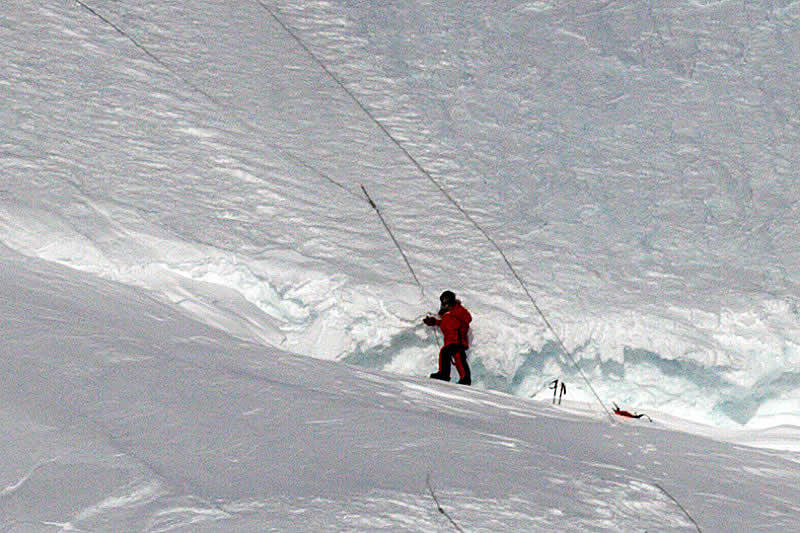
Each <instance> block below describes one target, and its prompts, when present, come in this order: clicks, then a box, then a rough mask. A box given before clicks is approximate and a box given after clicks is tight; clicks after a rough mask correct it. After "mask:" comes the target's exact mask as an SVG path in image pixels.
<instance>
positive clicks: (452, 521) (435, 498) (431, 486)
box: [425, 474, 464, 533]
mask: <svg viewBox="0 0 800 533" xmlns="http://www.w3.org/2000/svg"><path fill="white" fill-rule="evenodd" d="M425 483H427V485H428V492H430V493H431V497H432V498H433V501H434V502H436V510H437V511H439V512H440V513H442V514H443V515H444V516H445V518H447V519H448V520H449V521H450V523H451V524H453V527H454V528H455V529H456V531H459V532H460V533H464V530H463V529H461V526H459V525H458V524H457V523H456V521H455V520H453V517H452V516H450V515H449V514H448V513H447V511H445V510H444V508H443V507H442V504H441V503H439V498H437V497H436V493H435V492H434V491H433V485H431V475H430V474H428V476H427V477H426V478H425Z"/></svg>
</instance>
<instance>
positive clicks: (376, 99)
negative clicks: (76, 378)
mask: <svg viewBox="0 0 800 533" xmlns="http://www.w3.org/2000/svg"><path fill="white" fill-rule="evenodd" d="M265 6H266V7H268V8H270V10H272V11H273V13H275V14H276V15H277V16H278V17H279V20H281V21H282V22H283V23H284V24H285V25H286V26H287V27H288V28H291V30H292V31H293V32H295V34H296V35H297V36H298V38H300V39H301V41H302V42H303V44H304V45H305V46H306V47H307V48H308V50H310V51H311V52H312V53H313V54H314V56H315V57H316V58H317V59H318V60H320V61H322V62H323V64H325V65H326V68H328V69H329V71H330V73H331V74H333V75H334V76H336V77H337V78H338V79H339V80H340V81H341V82H342V83H343V84H344V85H345V86H346V87H347V88H348V90H349V91H350V92H351V93H352V95H353V96H355V97H356V98H357V99H358V100H359V102H358V103H356V102H354V101H353V100H352V98H351V97H350V96H349V95H348V94H347V93H346V92H345V91H343V90H342V88H341V87H340V86H339V85H338V84H337V83H336V81H335V80H333V79H332V77H331V76H329V75H328V73H326V72H325V71H324V70H323V69H322V68H321V67H320V65H319V64H318V63H317V62H316V61H315V59H313V58H312V57H311V56H310V55H309V53H308V51H307V50H304V49H303V48H302V47H301V46H300V45H298V43H297V42H295V41H294V40H293V38H292V37H291V36H290V35H289V34H288V33H287V32H286V31H285V29H284V28H283V27H281V25H280V24H279V23H278V22H277V21H276V20H275V19H274V18H273V17H272V16H271V14H270V11H269V10H268V9H266V8H265ZM797 6H798V4H797V3H796V2H795V3H787V2H766V3H761V4H759V5H751V4H749V3H743V2H736V1H729V2H689V1H682V0H674V1H668V2H649V3H643V2H633V1H626V2H613V3H608V2H601V1H596V2H595V1H590V2H586V1H580V2H578V1H548V2H521V1H520V2H517V1H508V2H490V3H487V2H469V1H463V2H448V3H436V2H434V3H411V2H389V3H385V2H375V3H369V2H367V3H365V2H360V1H358V2H356V1H353V2H350V1H342V2H311V3H309V2H282V3H280V5H273V4H272V3H269V2H263V3H261V2H258V1H252V2H249V1H248V2H235V3H220V2H211V1H200V2H192V3H191V4H186V3H185V2H178V1H174V0H170V1H162V2H139V3H130V2H110V1H106V0H93V1H88V0H87V1H86V2H84V3H83V5H82V4H81V3H70V2H62V3H58V2H55V3H54V2H44V1H37V2H23V3H20V2H17V3H14V4H13V6H10V7H8V9H6V10H5V11H4V13H3V14H2V15H0V17H2V18H0V43H5V45H6V46H5V51H4V53H3V54H2V56H0V71H2V72H3V76H2V78H1V79H0V101H2V106H0V132H2V133H0V168H2V178H0V241H1V242H2V243H4V244H5V245H6V246H8V247H10V248H12V249H14V250H17V251H19V252H22V253H24V254H27V255H30V256H35V257H39V258H44V259H47V260H50V261H56V262H59V263H63V264H66V265H69V266H71V267H73V268H77V269H80V270H84V271H87V272H90V273H93V274H97V275H99V276H101V277H104V278H110V279H113V280H116V281H120V282H123V283H125V284H129V285H133V286H137V287H143V288H146V289H149V290H152V291H153V292H154V294H157V295H159V297H160V298H163V299H164V300H166V301H170V302H172V304H173V305H175V306H177V307H179V308H180V309H182V310H183V311H184V312H187V313H189V314H191V315H192V316H194V317H195V318H198V319H201V320H202V321H203V322H204V323H205V324H207V325H210V326H213V327H216V328H219V329H222V330H224V331H226V332H228V333H230V334H232V335H234V336H236V337H238V338H242V339H246V340H250V341H255V342H258V343H261V344H262V345H265V346H270V347H277V348H280V349H282V350H287V351H290V352H293V353H298V354H303V355H312V356H315V357H318V358H324V359H336V360H344V361H348V362H351V363H355V364H361V365H365V366H367V367H370V368H375V369H381V370H388V371H392V372H397V373H400V374H404V375H406V376H423V375H426V374H427V373H428V372H430V371H431V368H432V365H433V360H434V357H435V353H436V349H437V347H436V342H437V340H436V338H434V337H433V335H432V333H431V332H430V331H426V330H425V328H423V327H421V326H420V324H419V319H420V317H421V316H423V314H424V313H425V312H426V311H429V310H433V307H434V305H435V303H436V296H437V294H438V293H439V291H441V290H443V289H452V290H455V291H456V292H457V293H458V294H459V296H460V297H461V298H462V299H463V300H464V302H465V304H466V305H467V306H468V307H469V309H470V310H471V311H472V312H473V314H474V315H475V319H476V320H475V323H474V340H473V345H472V349H471V352H470V358H471V361H472V365H473V367H474V369H475V375H474V381H475V383H476V385H477V386H478V387H485V388H491V389H495V390H499V391H505V392H512V393H514V394H516V395H519V396H522V397H530V396H532V395H533V396H535V397H536V398H542V399H546V395H545V394H543V393H542V390H543V387H546V385H547V383H549V382H550V381H551V380H552V379H554V378H556V377H559V378H561V379H563V380H565V381H566V382H567V383H568V385H569V395H570V398H571V399H578V400H583V401H587V402H588V401H592V399H593V397H592V395H591V394H589V392H588V390H587V387H586V384H585V383H584V382H583V380H582V379H581V378H580V377H579V375H578V373H577V371H576V369H575V367H574V365H573V364H572V362H571V361H570V360H569V358H568V357H566V356H565V355H564V354H563V353H559V350H558V349H557V348H558V347H557V346H556V345H555V344H553V341H554V339H553V335H552V334H551V332H549V331H548V330H547V329H546V328H545V326H544V324H543V322H542V320H541V318H540V317H539V316H538V315H537V313H536V312H535V310H534V309H533V307H532V306H531V304H530V302H529V301H527V298H526V296H525V294H524V292H523V291H522V289H521V287H520V286H519V284H518V283H517V281H516V280H515V279H514V278H513V277H512V275H511V273H510V272H509V269H508V268H507V267H506V265H505V264H504V262H503V260H502V258H501V257H500V256H499V254H498V253H497V251H496V250H495V249H494V248H493V247H492V246H491V245H490V244H489V243H488V242H487V240H486V238H485V237H484V235H483V234H482V233H481V232H480V231H479V230H478V229H477V228H476V227H475V226H474V225H473V224H472V223H471V222H470V221H469V220H467V219H466V218H465V217H464V216H463V214H462V213H461V212H460V211H459V209H458V207H460V208H462V209H464V210H465V211H466V212H467V213H468V214H469V215H470V217H472V218H473V219H474V221H476V222H477V223H478V224H479V225H480V227H481V228H482V229H483V230H485V231H486V232H487V233H488V234H490V235H491V236H492V237H493V238H494V239H495V240H496V241H497V243H498V244H499V246H500V247H501V248H502V249H503V250H504V252H505V253H506V254H507V255H508V258H509V259H510V261H511V263H512V264H513V265H514V267H515V268H516V269H518V271H519V272H520V274H521V277H522V279H523V280H524V281H525V282H526V283H527V285H528V286H529V288H530V289H531V292H532V293H533V294H534V296H535V297H536V299H537V302H538V303H539V304H540V306H541V307H542V309H544V310H545V311H546V313H547V314H548V318H549V319H550V321H551V322H552V324H554V326H555V327H556V329H557V331H558V334H559V336H560V337H562V338H563V339H564V340H565V342H566V344H567V347H568V349H569V350H571V351H573V352H574V359H575V360H576V361H578V363H579V364H580V366H581V368H582V370H583V371H584V372H585V373H586V374H587V376H588V377H589V379H590V380H591V381H592V383H593V385H594V386H595V388H596V389H597V391H598V393H599V395H600V396H601V397H602V398H603V399H604V400H605V401H607V402H608V403H609V404H610V403H611V402H612V401H616V402H618V403H626V404H629V405H632V406H635V407H638V408H641V409H650V408H653V407H656V406H658V407H659V408H661V409H665V410H667V411H669V412H672V413H674V414H679V415H681V416H684V417H688V418H692V419H694V420H696V421H701V422H705V423H712V424H716V425H742V424H744V425H748V427H753V428H756V427H764V426H772V425H779V424H786V423H791V424H797V419H796V417H797V413H798V408H800V380H799V379H798V364H800V337H799V336H798V320H800V312H799V311H798V305H800V300H798V296H797V294H798V281H800V276H799V273H798V270H797V258H798V257H800V249H799V248H798V246H800V245H799V244H798V243H800V234H798V229H797V224H796V221H797V219H798V215H800V212H799V211H798V206H800V188H799V187H798V185H797V184H798V181H797V176H796V166H797V164H796V163H797V161H798V153H797V146H799V145H800V144H798V140H800V139H799V138H798V137H800V136H799V135H798V124H800V121H799V120H798V115H797V109H800V101H799V100H800V96H799V95H798V93H797V87H798V86H800V84H799V83H798V82H800V79H798V76H800V75H799V74H798V72H800V65H798V63H799V62H800V60H798V58H799V57H800V33H798V31H799V30H798V28H800V24H798V23H799V22H800V11H798V7H797ZM87 8H88V9H87ZM98 15H99V16H98ZM358 104H361V105H363V106H364V107H365V108H366V109H367V110H369V111H370V113H371V114H372V115H373V117H372V118H374V119H376V120H377V121H379V123H380V124H381V125H382V126H383V127H384V128H386V130H387V131H388V132H390V133H391V134H392V135H393V137H395V139H396V140H398V141H399V142H400V143H401V145H402V146H403V147H404V148H405V149H406V150H407V151H408V153H409V154H411V155H412V156H413V157H414V158H415V159H416V160H417V161H418V162H419V163H420V164H421V165H422V166H423V167H424V168H425V169H426V170H427V171H428V172H430V176H431V177H432V178H433V180H435V181H436V183H432V182H431V180H429V179H428V178H427V177H426V176H424V175H423V174H422V173H420V172H419V170H418V169H417V168H416V167H415V166H414V165H413V164H412V163H411V162H410V161H409V159H408V158H407V157H406V156H405V155H404V154H403V153H402V152H401V150H400V149H398V147H397V146H396V145H395V144H394V143H393V142H391V141H390V140H389V139H388V138H387V136H386V135H385V134H384V132H383V131H382V130H381V129H380V128H379V127H378V125H376V124H375V122H374V121H373V120H372V118H370V117H369V116H368V115H367V114H366V113H365V112H364V111H363V110H362V109H361V108H360V107H359V105H358ZM361 184H364V185H365V187H366V188H367V189H368V190H369V191H370V195H371V196H372V197H373V198H374V200H375V202H376V204H377V206H378V208H379V209H380V212H381V214H382V215H383V216H384V217H385V219H386V220H387V222H388V224H389V225H390V227H391V228H392V229H393V231H394V232H395V234H396V236H397V238H398V242H399V243H400V245H401V246H402V247H403V249H404V251H405V252H406V254H407V256H408V258H409V261H410V263H411V266H412V267H413V268H414V270H415V272H416V273H417V274H418V275H419V279H420V280H421V281H422V287H417V286H416V285H415V284H414V282H413V278H412V276H411V275H410V273H409V272H408V269H407V267H406V265H405V264H404V262H403V260H402V257H401V256H400V254H399V253H398V250H397V249H396V248H395V246H394V244H393V242H392V240H391V239H390V238H389V236H388V235H387V234H386V232H385V230H384V228H383V227H382V226H381V224H380V221H379V220H378V218H377V217H376V216H375V213H374V211H372V209H371V207H370V206H369V204H368V203H367V202H366V199H365V198H363V196H362V195H361V191H360V187H359V186H360V185H361ZM437 184H438V185H440V186H441V187H442V188H444V190H445V191H447V193H448V194H449V195H451V197H452V198H453V199H455V200H456V202H457V203H458V207H457V206H455V205H453V203H451V202H450V201H449V200H448V199H447V198H446V197H445V195H443V194H442V192H441V191H440V190H439V188H438V187H437ZM421 289H422V290H421ZM544 390H546V389H544Z"/></svg>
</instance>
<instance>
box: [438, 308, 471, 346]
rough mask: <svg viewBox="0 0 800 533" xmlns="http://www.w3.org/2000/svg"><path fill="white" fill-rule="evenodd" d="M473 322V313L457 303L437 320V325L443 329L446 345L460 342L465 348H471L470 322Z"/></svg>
mask: <svg viewBox="0 0 800 533" xmlns="http://www.w3.org/2000/svg"><path fill="white" fill-rule="evenodd" d="M470 322H472V315H470V314H469V311H467V308H466V307H464V306H463V305H461V302H458V303H456V304H455V305H454V306H453V307H451V308H450V309H449V310H448V311H447V312H446V313H445V314H444V315H442V318H441V319H439V320H437V321H436V325H438V326H439V329H441V330H442V335H444V346H447V345H448V344H460V345H461V346H463V347H464V348H469V340H468V339H467V335H468V334H469V323H470Z"/></svg>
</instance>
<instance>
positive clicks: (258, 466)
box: [0, 248, 800, 533]
mask: <svg viewBox="0 0 800 533" xmlns="http://www.w3.org/2000/svg"><path fill="white" fill-rule="evenodd" d="M2 252H3V253H2V254H0V266H2V269H0V312H2V314H3V317H4V320H3V321H2V322H0V334H2V338H3V339H4V341H3V343H2V344H1V345H0V372H2V374H3V380H0V402H1V403H0V427H1V428H2V432H3V435H4V438H3V439H1V440H0V457H2V460H1V461H0V531H4V532H26V533H27V532H39V531H41V532H47V531H152V532H155V531H274V530H278V531H320V530H325V531H353V530H356V531H453V530H455V528H454V526H453V525H452V524H451V523H450V522H449V521H448V519H447V517H446V516H445V515H443V514H441V513H440V512H438V511H437V503H436V500H438V501H439V503H440V504H441V506H442V508H443V509H444V511H445V512H446V513H447V514H448V515H449V516H450V517H451V518H452V519H453V520H454V521H455V522H456V523H457V524H458V525H459V527H461V528H463V530H464V531H552V530H553V529H554V528H556V529H558V530H565V531H566V530H568V531H587V532H588V531H592V532H599V531H609V532H616V531H665V532H666V531H676V532H677V531H695V530H696V526H695V524H694V523H693V522H692V521H695V522H696V524H697V527H699V528H702V530H703V531H794V530H797V528H798V527H800V503H798V502H800V462H798V460H797V455H796V454H791V453H789V452H774V451H759V450H756V449H754V448H749V447H744V446H740V445H736V444H732V443H724V442H720V441H714V440H709V439H706V438H703V437H699V436H694V435H691V434H689V433H684V432H680V431H676V430H674V429H673V430H670V429H666V428H664V427H663V426H662V425H661V424H658V423H654V424H651V423H648V422H639V421H631V422H625V421H624V420H623V419H620V421H619V422H618V423H617V424H616V425H612V424H610V423H609V421H608V420H606V419H604V418H599V417H597V416H595V415H590V414H589V415H587V414H586V413H581V412H579V411H576V410H573V409H570V408H567V409H556V408H554V407H548V406H547V405H544V404H541V403H539V402H535V401H531V400H526V399H520V398H516V397H513V396H509V395H506V394H502V393H497V392H492V391H480V390H476V389H468V388H463V387H459V386H456V385H453V384H443V383H440V382H431V381H430V380H427V379H424V378H412V377H409V378H403V377H398V376H396V375H392V374H387V373H382V372H377V371H367V370H362V369H358V368H356V367H352V366H349V365H343V364H341V363H335V362H329V361H321V360H318V359H312V358H304V357H298V356H294V355H291V354H288V353H286V352H281V351H278V350H276V349H268V348H265V347H264V346H261V345H258V344H254V343H250V342H245V341H241V340H238V339H236V338H234V337H231V336H230V335H228V334H226V333H223V332H221V331H220V330H218V329H214V328H211V327H209V326H206V325H204V324H201V323H199V322H198V321H196V320H194V319H193V318H191V317H190V316H189V315H188V314H187V313H184V312H181V311H178V310H176V309H175V307H174V306H172V305H166V304H164V303H162V302H159V301H157V300H156V299H154V298H153V296H152V295H151V293H149V292H148V291H144V290H142V289H138V288H132V287H128V286H124V285H120V284H117V283H115V282H110V281H105V280H101V279H100V278H98V277H96V276H93V275H90V274H82V273H78V272H76V271H74V270H69V269H67V268H64V267H61V266H57V265H53V264H52V263H49V262H44V261H41V260H38V259H31V258H26V257H23V256H20V255H18V254H17V253H15V252H12V251H10V250H8V249H5V248H3V249H2ZM428 483H430V489H429V488H428ZM431 491H432V492H431ZM434 497H435V499H434ZM681 507H683V509H681ZM687 513H688V515H687ZM690 517H691V518H690Z"/></svg>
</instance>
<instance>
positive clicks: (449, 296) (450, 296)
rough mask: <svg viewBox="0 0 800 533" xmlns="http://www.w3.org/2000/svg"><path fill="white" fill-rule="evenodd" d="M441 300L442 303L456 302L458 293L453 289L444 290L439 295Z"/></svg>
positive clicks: (450, 303) (451, 303)
mask: <svg viewBox="0 0 800 533" xmlns="http://www.w3.org/2000/svg"><path fill="white" fill-rule="evenodd" d="M439 301H440V302H441V303H442V305H444V304H448V305H453V304H454V303H456V294H455V293H454V292H453V291H444V292H443V293H442V294H441V296H439Z"/></svg>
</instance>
